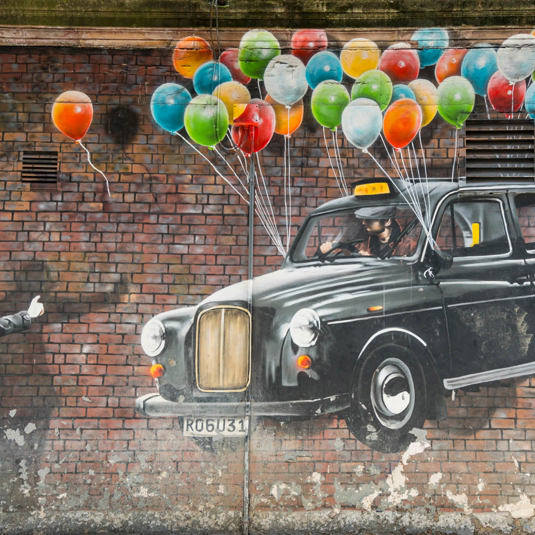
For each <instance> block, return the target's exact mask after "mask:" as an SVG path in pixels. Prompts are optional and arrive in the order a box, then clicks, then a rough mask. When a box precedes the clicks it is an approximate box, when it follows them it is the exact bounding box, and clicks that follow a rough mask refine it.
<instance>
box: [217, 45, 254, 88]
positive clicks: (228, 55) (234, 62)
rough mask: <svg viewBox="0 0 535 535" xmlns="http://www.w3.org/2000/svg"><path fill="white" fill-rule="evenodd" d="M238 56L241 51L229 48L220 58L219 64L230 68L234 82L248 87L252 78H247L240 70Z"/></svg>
mask: <svg viewBox="0 0 535 535" xmlns="http://www.w3.org/2000/svg"><path fill="white" fill-rule="evenodd" d="M238 54H239V50H238V49H237V48H228V49H227V50H225V51H224V52H222V53H221V55H220V56H219V62H220V63H222V64H223V65H225V66H226V67H227V68H228V70H229V71H230V74H231V75H232V79H233V80H235V81H236V82H240V83H241V84H244V85H247V84H248V83H249V82H250V81H251V78H250V77H249V76H245V74H243V72H242V70H241V69H240V61H239V59H238Z"/></svg>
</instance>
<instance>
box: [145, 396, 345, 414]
mask: <svg viewBox="0 0 535 535" xmlns="http://www.w3.org/2000/svg"><path fill="white" fill-rule="evenodd" d="M349 404H350V396H349V394H335V395H333V396H328V397H326V398H319V399H311V400H296V401H251V402H250V404H249V407H250V409H249V411H250V413H251V414H252V415H254V416H297V417H298V416H310V417H312V416H321V415H322V414H333V413H336V412H340V411H343V410H345V409H348V408H349ZM246 409H247V402H245V401H242V402H229V403H226V402H214V403H210V402H174V401H168V400H166V399H164V398H163V397H162V396H160V394H157V393H153V394H146V395H145V396H142V397H140V398H137V400H136V410H137V411H138V412H140V413H141V414H145V415H146V416H196V417H203V416H227V417H240V416H241V417H243V416H244V415H245V414H246Z"/></svg>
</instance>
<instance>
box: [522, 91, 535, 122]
mask: <svg viewBox="0 0 535 535" xmlns="http://www.w3.org/2000/svg"><path fill="white" fill-rule="evenodd" d="M524 106H525V107H526V111H527V112H528V113H529V116H530V117H531V118H532V119H535V84H531V85H530V86H529V87H528V90H527V91H526V97H525V99H524Z"/></svg>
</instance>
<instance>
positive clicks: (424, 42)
mask: <svg viewBox="0 0 535 535" xmlns="http://www.w3.org/2000/svg"><path fill="white" fill-rule="evenodd" d="M411 40H412V41H416V42H417V43H418V56H419V58H420V65H421V66H422V67H428V66H429V65H434V64H435V63H436V62H437V61H438V59H439V58H440V56H441V55H442V52H443V51H444V50H445V49H447V48H448V45H449V42H450V40H449V36H448V32H447V31H446V30H444V29H443V28H422V29H420V30H416V31H415V32H414V33H413V34H412V37H411Z"/></svg>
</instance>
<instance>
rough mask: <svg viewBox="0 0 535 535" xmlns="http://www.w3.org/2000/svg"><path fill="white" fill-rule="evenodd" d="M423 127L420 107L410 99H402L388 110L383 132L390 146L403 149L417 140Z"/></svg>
mask: <svg viewBox="0 0 535 535" xmlns="http://www.w3.org/2000/svg"><path fill="white" fill-rule="evenodd" d="M421 125H422V110H421V108H420V106H418V104H417V103H416V102H415V101H414V100H412V99H410V98H402V99H400V100H396V101H395V102H394V103H393V104H391V105H390V106H389V107H388V109H387V110H386V113H385V117H384V120H383V132H384V134H385V137H386V140H387V141H388V142H389V143H390V145H392V146H393V147H396V149H402V148H403V147H405V146H407V145H408V144H409V143H410V142H411V141H412V140H413V139H414V138H415V136H416V134H417V133H418V130H420V126H421Z"/></svg>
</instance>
